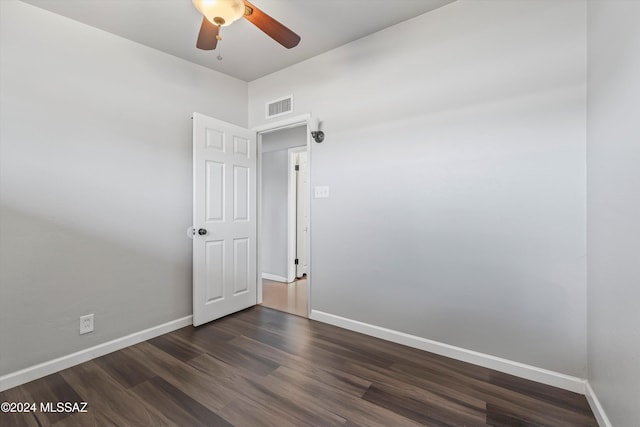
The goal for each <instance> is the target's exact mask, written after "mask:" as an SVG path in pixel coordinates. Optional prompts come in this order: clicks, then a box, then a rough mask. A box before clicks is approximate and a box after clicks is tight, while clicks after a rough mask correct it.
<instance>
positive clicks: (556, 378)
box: [310, 310, 585, 394]
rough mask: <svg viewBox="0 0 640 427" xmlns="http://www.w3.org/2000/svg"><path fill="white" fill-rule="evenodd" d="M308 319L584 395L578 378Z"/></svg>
mask: <svg viewBox="0 0 640 427" xmlns="http://www.w3.org/2000/svg"><path fill="white" fill-rule="evenodd" d="M310 318H311V319H312V320H317V321H319V322H323V323H328V324H330V325H334V326H338V327H340V328H344V329H349V330H351V331H354V332H359V333H361V334H365V335H370V336H373V337H376V338H380V339H383V340H386V341H391V342H395V343H397V344H402V345H406V346H409V347H413V348H417V349H420V350H424V351H428V352H430V353H435V354H439V355H441V356H446V357H450V358H452V359H456V360H460V361H463V362H467V363H471V364H473V365H478V366H482V367H485V368H489V369H493V370H496V371H500V372H504V373H506V374H511V375H515V376H517V377H520V378H525V379H527V380H531V381H536V382H539V383H542V384H547V385H550V386H554V387H558V388H561V389H564V390H569V391H573V392H575V393H580V394H585V380H584V379H582V378H578V377H572V376H570V375H565V374H562V373H559V372H554V371H550V370H547V369H542V368H538V367H536V366H531V365H527V364H524V363H520V362H515V361H513V360H509V359H503V358H501V357H496V356H492V355H490V354H485V353H480V352H477V351H473V350H467V349H465V348H461V347H456V346H453V345H449V344H444V343H441V342H437V341H432V340H429V339H426V338H422V337H418V336H415V335H410V334H406V333H404V332H399V331H394V330H392V329H387V328H382V327H380V326H375V325H370V324H368V323H363V322H359V321H357V320H352V319H347V318H345V317H340V316H336V315H334V314H329V313H324V312H322V311H318V310H311V316H310Z"/></svg>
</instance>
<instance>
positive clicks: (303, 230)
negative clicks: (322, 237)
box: [296, 151, 309, 277]
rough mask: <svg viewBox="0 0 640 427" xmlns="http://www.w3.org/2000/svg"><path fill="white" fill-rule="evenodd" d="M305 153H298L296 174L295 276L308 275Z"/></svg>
mask: <svg viewBox="0 0 640 427" xmlns="http://www.w3.org/2000/svg"><path fill="white" fill-rule="evenodd" d="M307 176H308V173H307V152H306V151H302V152H300V153H298V173H297V181H298V184H297V193H298V194H297V200H296V203H297V205H298V206H297V233H296V234H297V244H296V247H297V258H298V265H297V266H296V276H297V277H302V276H303V275H304V274H309V272H308V270H309V267H308V261H307V258H308V256H307V238H308V233H309V215H308V214H307V188H308V186H307Z"/></svg>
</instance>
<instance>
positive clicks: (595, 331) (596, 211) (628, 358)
mask: <svg viewBox="0 0 640 427" xmlns="http://www.w3.org/2000/svg"><path fill="white" fill-rule="evenodd" d="M588 46H589V64H588V75H589V81H588V87H589V99H588V131H587V134H588V142H587V170H588V199H587V200H588V208H587V211H588V217H587V218H588V222H587V223H588V229H587V235H588V239H589V240H588V248H589V250H588V266H589V269H588V284H589V285H588V289H589V293H588V302H589V303H588V315H589V316H588V319H589V322H588V331H589V337H588V338H589V340H588V342H589V346H588V350H589V351H588V354H589V383H590V384H591V386H592V387H593V389H594V391H595V393H596V395H597V396H598V399H599V400H600V402H601V403H602V405H603V407H604V409H605V412H606V413H607V415H608V417H609V418H610V421H611V423H612V424H613V425H615V426H631V425H637V424H638V420H640V405H638V403H640V401H639V399H638V397H639V396H640V311H639V310H638V301H640V286H638V277H640V262H639V261H640V259H639V257H638V254H640V223H639V222H638V218H640V198H639V196H638V189H639V188H640V167H639V166H638V165H640V141H639V138H638V135H640V126H638V112H639V111H640V82H639V81H638V76H640V3H638V2H635V1H619V0H615V1H610V0H607V1H590V2H589V13H588Z"/></svg>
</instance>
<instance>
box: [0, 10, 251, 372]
mask: <svg viewBox="0 0 640 427" xmlns="http://www.w3.org/2000/svg"><path fill="white" fill-rule="evenodd" d="M0 20H1V21H0V43H1V45H0V51H1V53H0V88H1V90H0V109H1V111H2V114H1V115H0V152H1V159H0V198H1V199H0V201H1V204H0V209H1V211H0V234H1V236H2V238H1V239H0V375H2V374H5V373H8V372H13V371H16V370H19V369H21V368H25V367H28V366H30V365H34V364H37V363H40V362H44V361H48V360H51V359H53V358H55V357H59V356H62V355H67V354H70V353H72V352H74V351H78V350H81V349H84V348H87V347H90V346H93V345H97V344H99V343H103V342H106V341H109V340H112V339H115V338H120V337H122V336H125V335H127V334H130V333H133V332H137V331H141V330H144V329H146V328H149V327H152V326H156V325H159V324H162V323H164V322H168V321H171V320H174V319H178V318H181V317H183V316H187V315H190V314H191V313H192V307H191V300H192V297H191V241H190V240H189V239H188V238H187V236H186V229H187V227H188V226H190V225H191V221H192V219H191V218H192V213H191V205H192V185H191V181H192V179H191V158H192V155H191V153H192V148H191V120H190V116H191V113H193V112H194V111H198V112H201V113H204V114H207V115H211V116H215V117H218V118H220V119H223V120H226V121H229V122H233V123H236V124H238V125H246V120H247V105H246V99H247V84H246V83H244V82H241V81H239V80H236V79H233V78H230V77H228V76H224V75H222V74H219V73H216V72H213V71H211V70H208V69H206V68H203V67H200V66H196V65H193V64H190V63H187V62H185V61H183V60H181V59H177V58H175V57H172V56H169V55H166V54H163V53H161V52H158V51H156V50H153V49H149V48H147V47H144V46H142V45H139V44H137V43H133V42H130V41H127V40H125V39H122V38H120V37H117V36H114V35H111V34H108V33H106V32H103V31H100V30H97V29H94V28H91V27H88V26H86V25H83V24H80V23H77V22H75V21H72V20H69V19H66V18H63V17H60V16H57V15H54V14H52V13H50V12H46V11H43V10H41V9H38V8H36V7H34V6H31V5H27V4H25V3H22V2H17V1H13V0H6V1H5V0H2V1H0ZM87 313H95V332H94V333H92V334H88V335H83V336H79V334H78V325H79V319H78V318H79V316H81V315H83V314H87Z"/></svg>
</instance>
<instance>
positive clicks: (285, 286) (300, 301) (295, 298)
mask: <svg viewBox="0 0 640 427" xmlns="http://www.w3.org/2000/svg"><path fill="white" fill-rule="evenodd" d="M308 304H309V285H308V282H307V278H306V276H305V278H303V279H297V280H296V281H295V282H293V283H282V282H275V281H273V280H268V279H262V305H264V306H265V307H269V308H273V309H276V310H280V311H284V312H286V313H291V314H295V315H296V316H302V317H308V312H309V307H308Z"/></svg>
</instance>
